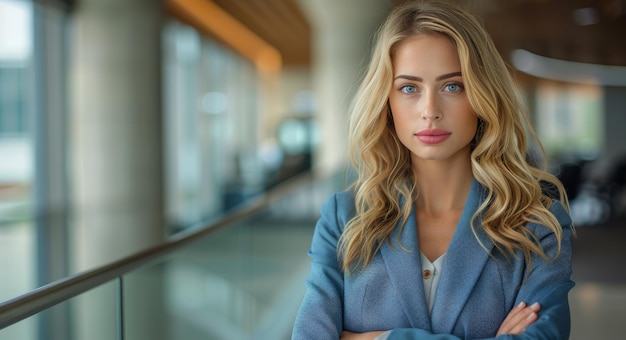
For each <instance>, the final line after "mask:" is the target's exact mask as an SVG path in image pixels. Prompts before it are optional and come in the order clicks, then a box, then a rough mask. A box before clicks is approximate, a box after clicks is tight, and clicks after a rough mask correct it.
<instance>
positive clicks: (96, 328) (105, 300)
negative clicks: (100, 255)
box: [0, 281, 118, 340]
mask: <svg viewBox="0 0 626 340" xmlns="http://www.w3.org/2000/svg"><path fill="white" fill-rule="evenodd" d="M117 297H118V285H117V281H111V282H109V283H105V284H104V285H102V286H100V287H97V288H95V289H93V290H91V291H88V292H86V293H83V294H81V295H78V296H76V297H74V298H72V299H69V300H67V301H65V302H63V303H60V304H57V305H56V306H53V307H52V308H49V309H48V310H46V311H44V312H42V313H39V314H36V315H33V316H31V317H29V318H26V319H24V320H22V321H20V322H18V323H16V324H14V325H12V326H9V327H7V328H4V329H2V330H0V340H15V339H20V340H35V339H46V340H71V339H90V340H110V339H117V338H118V318H117V316H118V314H117V311H118V298H117ZM68 313H71V314H70V315H71V317H70V318H67V314H68ZM59 320H62V321H59ZM68 320H71V321H68ZM72 335H73V336H72Z"/></svg>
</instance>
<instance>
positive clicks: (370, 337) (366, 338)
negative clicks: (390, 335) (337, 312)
mask: <svg viewBox="0 0 626 340" xmlns="http://www.w3.org/2000/svg"><path fill="white" fill-rule="evenodd" d="M383 333H385V332H382V331H380V332H367V333H352V332H346V331H343V332H342V333H341V337H340V338H339V339H340V340H374V339H376V337H377V336H379V335H381V334H383Z"/></svg>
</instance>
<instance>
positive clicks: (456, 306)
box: [432, 180, 493, 334]
mask: <svg viewBox="0 0 626 340" xmlns="http://www.w3.org/2000/svg"><path fill="white" fill-rule="evenodd" d="M483 198H484V189H483V188H482V186H481V185H480V184H479V183H478V182H477V181H476V180H474V182H473V183H472V188H471V190H470V193H469V195H468V197H467V200H466V202H465V207H464V208H463V212H462V213H461V218H460V219H459V223H458V225H457V228H456V231H455V233H454V236H453V237H452V241H451V242H450V246H449V247H448V252H447V253H446V257H445V263H444V266H443V273H442V276H441V280H440V281H439V287H438V288H437V293H436V294H435V301H434V306H433V310H432V320H433V321H432V329H433V331H434V332H435V333H445V334H451V332H452V330H453V329H454V325H455V323H456V320H457V319H458V317H459V315H460V313H461V311H462V310H463V307H464V306H465V303H466V301H467V299H468V298H469V296H470V294H471V292H472V289H473V287H474V286H475V284H476V282H477V281H478V278H479V277H480V274H481V272H482V269H483V267H484V266H485V264H486V263H487V260H488V259H489V253H490V252H491V249H492V248H493V243H492V241H491V240H490V239H489V237H488V236H487V234H486V233H485V232H484V231H483V229H482V228H481V227H480V225H479V224H480V222H479V221H480V219H479V218H477V219H476V220H477V221H478V222H477V223H475V226H476V228H475V231H476V235H475V234H474V231H473V230H472V228H471V226H470V221H471V219H472V215H473V214H474V212H476V209H478V206H479V205H480V203H481V202H482V201H483ZM477 237H478V239H479V240H480V242H479V241H478V240H477ZM481 244H482V245H481Z"/></svg>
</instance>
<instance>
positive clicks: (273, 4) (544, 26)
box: [207, 0, 626, 66]
mask: <svg viewBox="0 0 626 340" xmlns="http://www.w3.org/2000/svg"><path fill="white" fill-rule="evenodd" d="M207 1H209V0H207ZM211 1H213V2H214V3H215V4H217V5H218V6H220V7H221V8H223V9H224V10H225V11H227V12H228V13H230V14H231V15H232V16H233V17H235V18H237V19H238V20H239V21H240V22H241V23H242V24H244V25H245V26H247V27H248V28H250V30H251V31H253V32H255V33H256V34H258V35H259V36H260V37H261V38H263V39H264V40H266V41H267V42H268V43H269V44H270V45H272V46H274V47H275V48H277V49H278V50H279V51H280V53H281V54H282V57H283V64H284V65H308V64H309V63H310V62H311V28H310V25H309V23H308V21H307V19H306V16H305V15H304V13H303V12H302V11H301V9H300V7H299V5H298V0H262V1H258V0H257V1H251V0H211ZM381 1H388V2H389V3H390V4H393V5H398V4H401V3H404V2H405V1H407V0H381ZM450 1H453V2H457V3H459V4H461V5H462V6H463V7H465V8H466V9H468V10H469V11H470V12H472V13H474V14H476V15H478V16H479V17H481V19H482V20H483V22H484V25H485V28H486V29H487V30H488V31H489V32H490V34H491V36H492V37H493V39H494V41H495V43H496V46H498V48H499V49H500V51H501V53H502V54H503V56H505V58H508V56H509V55H510V52H511V51H512V50H514V49H520V48H521V49H526V50H528V51H530V52H533V53H535V54H539V55H542V56H546V57H551V58H556V59H563V60H569V61H578V62H584V63H592V64H605V65H621V66H626V0H506V1H504V0H450ZM355 14H358V10H355Z"/></svg>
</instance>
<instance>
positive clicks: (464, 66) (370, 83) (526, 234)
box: [338, 2, 568, 274]
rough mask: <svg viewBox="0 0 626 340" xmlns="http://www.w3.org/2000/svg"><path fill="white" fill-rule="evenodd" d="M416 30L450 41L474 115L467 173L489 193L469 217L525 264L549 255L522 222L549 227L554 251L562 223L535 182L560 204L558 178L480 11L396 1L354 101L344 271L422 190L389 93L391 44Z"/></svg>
mask: <svg viewBox="0 0 626 340" xmlns="http://www.w3.org/2000/svg"><path fill="white" fill-rule="evenodd" d="M417 34H441V35H444V36H446V37H448V38H449V39H451V41H452V42H453V43H454V44H455V46H456V49H457V52H458V55H459V59H460V61H461V72H462V74H463V80H464V83H465V88H466V93H467V96H468V99H469V102H470V104H471V106H472V108H473V110H474V112H475V113H476V114H477V116H478V120H479V124H478V129H477V132H476V136H475V139H474V143H473V149H472V153H471V156H470V157H471V165H472V172H473V175H474V177H475V178H476V180H477V181H478V182H479V183H480V184H481V185H482V186H483V187H484V188H485V189H486V192H487V193H486V197H485V199H484V202H483V203H482V204H481V206H480V207H479V208H478V210H477V211H476V213H475V214H474V218H473V219H472V222H473V220H474V219H475V218H476V217H477V216H479V215H480V216H481V221H480V222H481V223H482V227H483V229H484V231H485V232H486V233H487V235H488V236H489V237H490V239H491V240H492V241H493V242H494V244H495V245H496V247H498V248H499V249H500V250H501V251H502V252H503V253H504V254H509V255H511V256H516V255H515V254H516V252H517V251H521V252H522V253H523V255H524V257H525V259H526V261H527V262H530V259H531V256H532V255H533V254H537V255H539V256H541V257H542V258H544V259H547V255H546V254H545V253H544V251H543V249H542V248H541V246H540V244H539V241H538V240H537V239H536V237H535V236H534V235H533V234H532V233H531V231H530V230H529V229H528V228H527V227H526V224H527V223H529V222H532V223H538V224H540V225H544V226H545V227H547V228H549V229H550V230H551V231H552V232H553V233H554V235H555V236H556V237H557V239H558V240H559V249H558V251H560V239H561V235H562V231H561V226H560V224H559V222H558V221H557V219H556V217H555V216H554V215H553V214H552V213H551V212H550V210H549V208H550V205H551V203H552V199H551V198H550V197H548V196H547V195H546V193H545V192H544V191H543V190H542V184H541V183H543V185H548V186H550V189H556V190H557V191H558V194H559V199H560V200H561V202H562V203H563V205H564V206H565V207H567V206H568V205H567V197H566V196H565V193H564V189H563V186H562V184H561V183H560V182H559V180H558V179H557V178H556V177H555V176H553V175H551V174H550V173H549V172H547V171H546V168H545V154H544V152H543V149H542V147H541V144H540V142H539V140H538V138H537V136H536V134H535V132H534V130H533V128H532V126H531V124H530V122H529V120H528V118H527V115H526V112H525V108H524V105H523V104H522V103H523V101H522V100H521V98H520V96H519V95H518V93H517V90H516V87H515V84H514V82H513V79H512V77H511V74H510V73H509V70H508V68H507V66H506V64H505V63H504V61H503V60H502V58H501V56H500V55H499V53H498V52H497V50H496V48H495V46H494V44H493V42H492V40H491V38H490V37H489V35H488V34H487V32H486V31H485V29H484V28H483V27H482V25H481V24H480V23H479V22H478V21H477V20H476V18H474V17H473V16H471V15H470V14H468V13H467V12H465V11H464V10H462V9H460V8H458V7H456V6H454V5H450V4H447V3H439V2H409V3H406V4H404V5H402V6H399V7H397V8H395V9H394V10H393V11H392V12H391V13H390V15H389V16H388V17H387V19H386V21H385V22H384V23H383V25H382V26H381V27H380V28H379V30H378V32H377V36H376V43H375V46H374V49H373V53H372V58H371V61H370V64H369V68H368V69H367V72H366V73H365V76H364V78H363V80H362V82H361V85H360V87H359V89H358V91H357V93H356V95H355V98H354V101H353V102H352V106H351V112H350V122H349V147H350V153H351V157H352V163H353V165H354V167H355V170H356V173H357V178H356V180H355V182H354V183H353V184H352V187H353V189H354V193H355V205H356V213H355V215H354V217H353V218H352V219H351V220H350V221H349V222H348V224H347V225H346V228H345V230H344V232H343V234H342V235H341V237H340V239H339V245H338V252H339V254H338V255H339V257H340V259H341V262H342V268H343V270H344V271H345V272H347V273H348V274H350V273H351V272H353V271H354V270H357V271H360V270H362V269H364V268H365V267H367V266H368V265H369V263H370V262H371V261H372V259H373V257H374V255H375V254H376V252H378V250H379V249H380V247H381V245H382V244H383V243H384V242H389V243H391V240H390V235H391V233H392V231H393V230H394V228H395V227H396V225H397V224H398V222H400V221H402V226H404V225H405V223H406V221H407V219H408V217H409V214H410V212H411V208H412V205H413V204H414V199H415V195H416V193H417V190H418V188H416V186H415V180H414V179H413V173H412V170H411V158H410V152H409V151H408V149H406V148H405V147H404V145H402V143H401V142H400V140H399V139H398V137H397V135H396V133H395V130H394V127H393V120H392V118H391V115H390V112H389V111H388V110H389V109H388V105H387V101H388V96H389V90H390V88H391V84H392V77H393V68H392V58H393V53H394V49H395V47H396V46H397V45H398V44H399V43H400V42H402V41H404V40H406V39H408V38H410V37H412V36H415V35H417ZM527 136H528V137H530V139H531V141H535V143H536V145H537V146H538V148H539V151H540V154H541V157H542V158H543V160H544V161H543V163H541V165H540V166H541V167H539V166H535V165H532V164H529V162H528V160H527V159H526V157H527V147H528V144H527V140H526V138H527ZM473 225H474V223H472V226H473ZM474 232H475V231H474ZM557 254H558V252H557Z"/></svg>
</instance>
